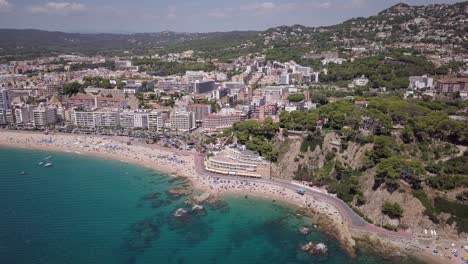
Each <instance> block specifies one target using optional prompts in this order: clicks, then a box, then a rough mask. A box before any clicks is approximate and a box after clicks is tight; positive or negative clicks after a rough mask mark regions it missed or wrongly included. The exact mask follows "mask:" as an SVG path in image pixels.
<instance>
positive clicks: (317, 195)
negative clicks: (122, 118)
mask: <svg viewBox="0 0 468 264" xmlns="http://www.w3.org/2000/svg"><path fill="white" fill-rule="evenodd" d="M192 154H193V153H192ZM193 156H194V159H195V169H196V171H197V173H198V174H200V175H204V176H207V177H213V178H220V179H224V180H236V181H244V182H249V183H266V184H271V185H276V186H278V187H281V188H287V189H291V190H293V191H295V190H297V188H298V185H295V184H293V182H291V181H288V180H283V179H275V178H272V179H263V178H249V177H241V176H227V175H222V174H216V173H213V172H209V171H207V170H205V167H204V166H203V159H204V156H203V155H200V154H198V153H197V154H193ZM304 191H305V193H304V195H307V196H309V197H310V198H312V199H315V200H317V201H320V202H324V203H326V204H329V205H331V206H333V207H335V208H336V209H337V210H338V212H339V213H340V215H341V217H342V218H343V219H344V220H345V221H346V222H347V223H348V226H349V228H350V229H352V230H354V231H360V232H367V233H372V234H377V235H381V236H386V237H391V238H399V239H410V238H412V237H413V235H412V233H409V232H403V231H398V232H395V231H390V230H387V229H384V228H381V227H378V226H375V225H373V224H370V223H368V222H367V221H366V220H364V219H363V218H362V217H361V216H359V215H358V214H357V213H356V212H354V211H353V209H351V208H350V207H349V206H348V205H347V204H346V203H345V202H343V201H342V200H341V199H339V198H337V197H336V196H333V195H331V194H328V193H326V192H325V191H320V190H314V189H313V188H307V187H304Z"/></svg>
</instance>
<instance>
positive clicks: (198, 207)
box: [192, 204, 204, 211]
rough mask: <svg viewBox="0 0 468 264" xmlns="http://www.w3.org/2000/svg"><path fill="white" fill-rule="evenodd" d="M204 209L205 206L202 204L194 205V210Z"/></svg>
mask: <svg viewBox="0 0 468 264" xmlns="http://www.w3.org/2000/svg"><path fill="white" fill-rule="evenodd" d="M202 210H204V208H203V206H201V205H198V204H195V205H194V206H192V211H202Z"/></svg>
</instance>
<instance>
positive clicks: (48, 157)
mask: <svg viewBox="0 0 468 264" xmlns="http://www.w3.org/2000/svg"><path fill="white" fill-rule="evenodd" d="M50 158H52V156H49V157H46V158H45V159H44V160H48V159H50Z"/></svg>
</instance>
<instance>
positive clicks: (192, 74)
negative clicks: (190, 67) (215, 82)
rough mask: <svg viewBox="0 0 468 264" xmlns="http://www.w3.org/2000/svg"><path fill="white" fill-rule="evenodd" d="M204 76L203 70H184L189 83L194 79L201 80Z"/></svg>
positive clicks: (194, 80)
mask: <svg viewBox="0 0 468 264" xmlns="http://www.w3.org/2000/svg"><path fill="white" fill-rule="evenodd" d="M204 76H205V72H204V71H186V72H185V77H186V78H187V81H188V82H189V83H193V82H196V81H203V79H204Z"/></svg>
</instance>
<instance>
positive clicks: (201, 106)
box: [188, 104, 210, 108]
mask: <svg viewBox="0 0 468 264" xmlns="http://www.w3.org/2000/svg"><path fill="white" fill-rule="evenodd" d="M209 106H210V105H209V104H189V105H188V107H197V108H198V107H199V108H204V107H209Z"/></svg>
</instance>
